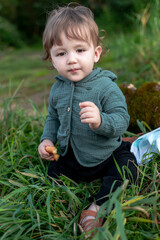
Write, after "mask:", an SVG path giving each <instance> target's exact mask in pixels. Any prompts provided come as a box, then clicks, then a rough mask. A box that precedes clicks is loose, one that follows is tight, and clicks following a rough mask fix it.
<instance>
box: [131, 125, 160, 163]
mask: <svg viewBox="0 0 160 240" xmlns="http://www.w3.org/2000/svg"><path fill="white" fill-rule="evenodd" d="M131 152H132V153H133V154H134V155H135V157H136V159H137V163H138V164H141V163H146V162H147V161H150V160H151V157H152V156H153V154H154V153H157V154H160V127H159V128H156V129H155V130H153V131H151V132H149V133H146V134H144V135H142V136H141V137H139V138H138V139H137V140H135V141H134V142H133V143H132V145H131Z"/></svg>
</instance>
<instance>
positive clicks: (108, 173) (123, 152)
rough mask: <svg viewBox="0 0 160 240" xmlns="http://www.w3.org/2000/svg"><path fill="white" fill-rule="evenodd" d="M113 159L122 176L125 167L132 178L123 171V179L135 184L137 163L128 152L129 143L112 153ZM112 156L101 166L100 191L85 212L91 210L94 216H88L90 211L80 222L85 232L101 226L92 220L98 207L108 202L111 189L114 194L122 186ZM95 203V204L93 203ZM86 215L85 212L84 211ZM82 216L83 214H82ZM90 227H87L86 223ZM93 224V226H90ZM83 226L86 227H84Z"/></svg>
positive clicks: (98, 222) (123, 144) (92, 198)
mask: <svg viewBox="0 0 160 240" xmlns="http://www.w3.org/2000/svg"><path fill="white" fill-rule="evenodd" d="M114 158H115V160H116V162H117V164H118V166H119V169H120V170H121V172H122V174H123V170H122V168H123V166H126V167H127V168H128V169H129V170H130V172H131V175H132V176H129V174H128V172H127V171H125V175H126V176H125V177H126V179H128V180H129V181H130V183H135V181H136V179H137V161H136V159H135V157H134V155H133V154H132V153H131V152H130V143H128V142H127V143H124V142H123V143H122V144H121V146H120V147H119V148H118V149H117V150H116V151H115V152H114ZM114 158H113V156H111V157H110V158H109V159H108V160H107V161H106V163H105V164H103V171H101V172H99V174H101V176H103V179H102V185H101V188H100V191H99V192H98V193H97V194H96V195H95V196H93V197H91V198H90V201H91V202H92V203H91V205H90V207H89V208H88V209H87V210H91V211H93V212H95V213H96V214H93V215H94V216H93V215H92V213H91V214H90V211H88V216H85V217H84V218H83V219H82V221H81V225H83V229H85V232H87V231H89V230H91V229H93V228H94V227H98V226H100V223H101V224H102V221H97V222H96V221H95V224H94V220H95V218H96V216H97V213H98V211H99V208H100V205H102V204H103V203H104V202H105V201H106V200H108V197H106V195H109V193H110V191H111V188H112V187H113V183H114V187H113V189H112V192H114V191H115V190H116V189H117V188H118V187H119V186H121V185H122V183H123V179H122V177H121V174H120V173H119V170H118V169H117V166H116V164H115V162H114ZM93 201H94V202H96V204H95V203H93ZM84 212H85V213H87V211H84ZM82 215H83V212H82ZM87 221H88V222H89V223H90V225H88V222H87ZM92 222H93V224H92ZM85 225H86V226H87V227H85Z"/></svg>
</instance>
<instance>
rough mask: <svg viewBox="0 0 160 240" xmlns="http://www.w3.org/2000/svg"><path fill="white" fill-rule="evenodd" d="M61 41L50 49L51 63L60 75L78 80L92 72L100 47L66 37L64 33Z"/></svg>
mask: <svg viewBox="0 0 160 240" xmlns="http://www.w3.org/2000/svg"><path fill="white" fill-rule="evenodd" d="M61 42H62V45H53V47H52V48H51V50H50V54H51V61H52V64H53V66H54V67H55V68H56V69H57V71H58V73H59V74H60V75H62V76H63V77H65V78H67V79H69V80H71V81H74V82H78V81H80V80H82V79H83V78H84V77H86V76H87V75H89V74H90V73H91V72H92V70H93V66H94V63H96V62H98V60H99V58H100V55H101V52H102V48H101V46H97V47H94V45H93V43H90V44H88V42H86V41H81V40H77V39H68V38H67V37H66V35H65V34H64V33H62V34H61Z"/></svg>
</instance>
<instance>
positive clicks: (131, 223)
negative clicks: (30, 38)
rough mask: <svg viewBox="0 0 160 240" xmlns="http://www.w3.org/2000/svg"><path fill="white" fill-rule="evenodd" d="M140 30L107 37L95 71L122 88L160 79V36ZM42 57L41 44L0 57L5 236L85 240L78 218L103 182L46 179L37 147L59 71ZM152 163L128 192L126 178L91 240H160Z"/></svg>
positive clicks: (159, 165)
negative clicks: (109, 74)
mask: <svg viewBox="0 0 160 240" xmlns="http://www.w3.org/2000/svg"><path fill="white" fill-rule="evenodd" d="M142 30H144V29H141V31H138V30H137V32H133V33H128V34H124V33H121V34H119V35H116V34H112V36H109V37H108V40H107V42H106V44H107V46H108V47H109V49H110V51H109V53H108V54H107V55H106V56H103V57H102V59H101V61H100V62H99V64H98V66H100V67H102V68H103V69H108V70H111V71H113V72H115V73H116V74H117V75H118V80H117V83H118V84H120V83H126V84H130V83H132V84H134V85H135V86H136V87H138V86H140V85H141V84H142V83H144V82H147V81H155V82H160V70H159V66H160V45H159V40H160V32H159V30H156V28H154V31H153V30H152V31H150V32H149V33H148V32H146V33H144V31H142ZM41 56H42V49H41V47H25V48H23V49H19V50H15V49H4V50H3V51H2V52H1V53H0V114H1V115H0V146H1V148H0V164H1V168H0V239H1V240H31V239H36V240H40V239H45V240H51V239H54V240H58V239H59V240H66V239H69V240H72V239H75V240H76V239H80V240H82V239H84V235H83V234H81V233H80V232H79V229H78V227H77V222H78V218H79V215H80V213H81V211H82V209H83V208H84V207H85V206H86V205H87V204H88V201H87V198H88V197H89V196H90V195H91V194H93V193H94V192H95V191H97V190H98V188H99V184H100V183H99V181H95V182H92V183H90V184H84V183H80V184H77V183H75V182H73V181H71V180H70V179H67V178H66V177H65V176H63V177H62V178H61V180H62V182H63V185H59V184H58V183H56V181H52V182H51V181H50V180H49V179H48V178H47V168H48V163H47V162H45V161H42V160H41V159H40V157H39V155H38V153H37V146H38V145H39V139H40V136H41V134H42V131H43V127H44V122H45V117H46V114H47V98H48V93H49V90H50V87H51V86H52V84H53V83H54V78H53V76H54V75H55V74H56V72H54V71H52V70H49V69H48V68H47V63H44V62H42V61H41ZM29 99H31V100H32V101H30V100H29ZM28 105H29V106H28ZM28 110H29V111H28ZM150 159H151V161H150V162H148V163H146V164H145V165H140V166H139V167H138V179H137V182H136V184H135V185H131V186H129V187H128V188H127V185H128V182H127V180H125V179H124V184H123V186H122V187H120V188H118V189H117V191H116V192H115V193H114V194H112V195H111V196H110V200H109V201H107V202H106V203H105V204H104V205H102V206H101V208H100V215H102V216H103V217H104V225H103V227H101V228H100V229H99V230H98V232H97V234H96V235H95V236H94V238H93V239H94V240H103V239H104V240H105V239H107V240H118V239H120V240H126V239H128V240H135V239H137V240H146V239H149V240H151V239H155V240H160V161H159V160H160V155H159V154H155V155H154V156H153V157H152V158H150Z"/></svg>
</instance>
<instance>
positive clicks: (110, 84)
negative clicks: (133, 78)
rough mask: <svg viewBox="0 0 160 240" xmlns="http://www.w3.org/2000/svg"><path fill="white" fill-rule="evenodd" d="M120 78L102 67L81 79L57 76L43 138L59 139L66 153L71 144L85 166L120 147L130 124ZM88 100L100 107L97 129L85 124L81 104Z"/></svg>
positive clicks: (96, 161)
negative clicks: (120, 86)
mask: <svg viewBox="0 0 160 240" xmlns="http://www.w3.org/2000/svg"><path fill="white" fill-rule="evenodd" d="M116 78H117V77H116V75H115V74H114V73H112V72H110V71H107V70H102V69H101V68H96V69H94V70H93V71H92V72H91V73H90V74H89V75H88V76H86V77H85V78H84V79H82V80H81V81H78V82H73V81H70V80H69V79H66V78H64V77H62V76H60V75H58V76H56V80H57V81H56V83H55V84H54V85H53V86H52V88H51V91H50V96H49V107H48V115H47V118H46V122H45V127H44V131H43V134H42V136H41V141H42V140H43V139H50V140H51V141H52V142H53V144H56V143H57V142H58V144H59V147H60V151H61V155H62V156H64V155H65V154H66V152H67V149H68V146H69V144H71V146H72V148H73V152H74V154H75V157H76V159H77V161H78V162H79V163H80V164H81V165H82V166H85V167H93V166H96V165H98V164H100V163H102V162H103V161H105V160H106V159H107V158H109V157H110V156H111V155H112V153H113V151H114V150H115V149H117V148H118V147H119V146H120V144H121V142H122V137H121V136H122V134H123V133H124V132H125V131H126V130H127V128H128V125H129V115H128V111H127V105H126V101H125V97H124V95H123V93H122V92H121V90H120V88H119V87H118V86H117V84H116V83H115V82H114V81H115V80H116ZM84 101H91V102H93V103H94V104H95V105H96V106H97V107H98V108H99V111H100V115H101V120H102V121H101V125H100V127H99V128H98V129H96V130H93V129H91V128H90V127H89V125H88V124H85V123H81V120H80V114H79V113H80V107H79V103H80V102H84Z"/></svg>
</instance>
